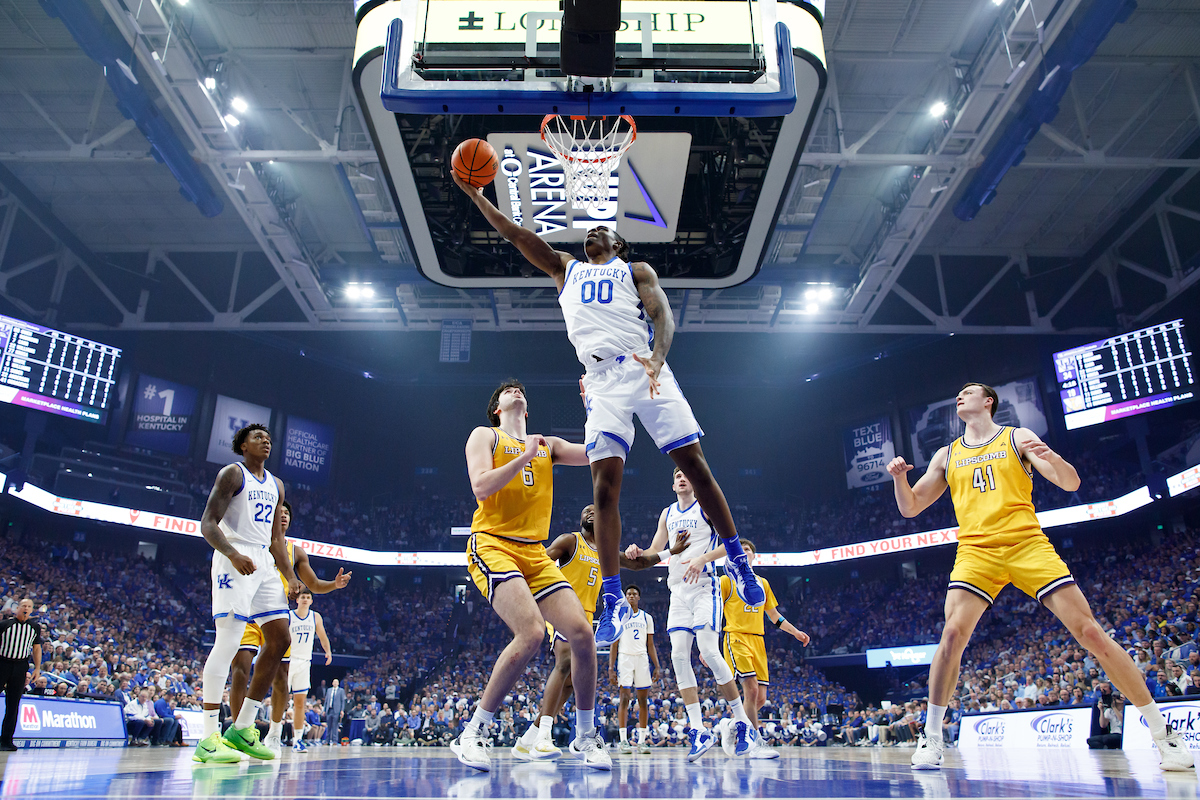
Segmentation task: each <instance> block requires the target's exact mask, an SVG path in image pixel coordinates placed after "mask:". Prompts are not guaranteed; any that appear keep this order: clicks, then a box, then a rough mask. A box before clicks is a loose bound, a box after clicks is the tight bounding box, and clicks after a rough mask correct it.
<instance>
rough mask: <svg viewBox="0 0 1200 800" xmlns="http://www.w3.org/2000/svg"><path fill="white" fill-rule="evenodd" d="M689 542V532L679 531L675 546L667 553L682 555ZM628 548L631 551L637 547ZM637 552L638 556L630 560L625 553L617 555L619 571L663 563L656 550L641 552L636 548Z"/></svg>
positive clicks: (690, 538)
mask: <svg viewBox="0 0 1200 800" xmlns="http://www.w3.org/2000/svg"><path fill="white" fill-rule="evenodd" d="M691 540H692V534H691V533H690V532H689V531H680V532H679V534H678V535H677V536H676V537H675V544H673V545H672V546H671V549H670V550H669V551H667V552H669V553H670V554H671V555H673V556H677V555H679V554H680V553H682V552H683V551H684V550H686V549H687V546H688V542H690V541H691ZM629 547H630V549H632V548H635V547H637V545H632V544H631V545H629ZM637 550H638V552H639V555H638V556H636V557H634V558H630V557H629V556H628V555H626V554H625V553H620V554H619V555H620V559H621V569H631V570H639V569H649V568H650V567H653V566H657V565H658V564H661V563H662V562H663V557H662V552H661V551H658V550H653V551H643V550H642V549H641V548H640V547H637Z"/></svg>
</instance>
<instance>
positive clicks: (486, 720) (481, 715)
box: [463, 706, 496, 733]
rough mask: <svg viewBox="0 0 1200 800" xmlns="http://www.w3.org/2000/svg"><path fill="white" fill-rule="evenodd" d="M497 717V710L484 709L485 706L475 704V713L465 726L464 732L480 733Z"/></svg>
mask: <svg viewBox="0 0 1200 800" xmlns="http://www.w3.org/2000/svg"><path fill="white" fill-rule="evenodd" d="M495 718H496V712H495V711H484V710H483V706H475V713H474V714H472V715H471V721H470V722H468V723H467V724H466V725H465V726H463V733H479V732H480V731H482V730H483V729H484V728H485V727H486V726H488V725H491V724H492V720H493V719H495Z"/></svg>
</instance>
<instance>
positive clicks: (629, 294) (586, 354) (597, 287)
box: [558, 256, 654, 367]
mask: <svg viewBox="0 0 1200 800" xmlns="http://www.w3.org/2000/svg"><path fill="white" fill-rule="evenodd" d="M558 304H559V305H560V306H562V312H563V319H565V320H566V322H567V338H568V339H570V340H571V344H573V345H575V355H576V356H578V357H579V361H580V363H582V364H583V365H584V366H585V367H589V366H592V365H593V364H597V363H599V362H601V361H604V360H605V359H608V358H611V357H613V356H625V355H630V354H632V353H637V354H639V355H645V354H646V353H647V352H649V351H650V349H651V348H652V347H653V341H654V329H653V325H651V323H650V319H649V318H648V317H647V316H646V312H645V310H644V309H643V308H642V298H641V297H640V296H639V295H638V290H637V286H635V285H634V283H633V270H631V269H630V268H629V265H628V264H626V263H625V262H624V261H622V260H621V259H619V258H617V257H616V256H614V257H613V259H612V260H611V261H608V262H607V263H604V264H589V263H587V262H586V261H572V262H571V263H570V264H568V265H567V277H566V279H565V281H564V283H563V288H562V291H561V292H559V293H558Z"/></svg>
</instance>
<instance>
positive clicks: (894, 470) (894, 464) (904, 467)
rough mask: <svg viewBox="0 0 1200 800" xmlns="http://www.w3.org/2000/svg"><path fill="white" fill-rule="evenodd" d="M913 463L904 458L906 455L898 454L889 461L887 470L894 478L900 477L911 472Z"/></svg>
mask: <svg viewBox="0 0 1200 800" xmlns="http://www.w3.org/2000/svg"><path fill="white" fill-rule="evenodd" d="M912 469H913V465H912V464H909V463H908V462H907V461H905V460H904V456H896V457H895V458H893V459H892V460H891V461H889V462H888V465H887V471H888V474H889V475H891V476H892V477H893V478H899V477H900V476H901V475H903V474H905V473H906V472H911V471H912Z"/></svg>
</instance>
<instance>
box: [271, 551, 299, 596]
mask: <svg viewBox="0 0 1200 800" xmlns="http://www.w3.org/2000/svg"><path fill="white" fill-rule="evenodd" d="M287 559H288V563H289V564H291V565H292V566H293V567H295V566H296V543H295V542H293V541H291V540H290V539H289V540H288V543H287ZM275 574H276V575H278V576H279V580H281V581H283V593H284V594H287V588H288V585H287V578H285V577H283V573H282V572H280V571H279V568H278V567H276V568H275Z"/></svg>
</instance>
